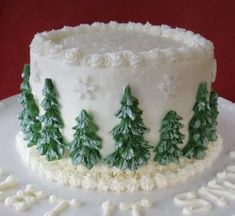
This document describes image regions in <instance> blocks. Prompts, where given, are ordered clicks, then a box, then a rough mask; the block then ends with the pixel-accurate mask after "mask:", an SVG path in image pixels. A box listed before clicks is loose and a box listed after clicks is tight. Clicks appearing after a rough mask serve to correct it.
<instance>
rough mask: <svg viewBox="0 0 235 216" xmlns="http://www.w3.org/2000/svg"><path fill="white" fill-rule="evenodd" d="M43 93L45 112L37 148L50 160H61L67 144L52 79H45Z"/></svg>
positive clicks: (42, 117) (42, 104) (41, 118)
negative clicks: (63, 135) (62, 132)
mask: <svg viewBox="0 0 235 216" xmlns="http://www.w3.org/2000/svg"><path fill="white" fill-rule="evenodd" d="M43 95H44V99H43V101H42V103H41V106H42V107H43V108H44V111H45V112H44V114H43V115H42V116H41V117H40V121H41V124H42V129H41V131H40V139H39V142H38V144H37V149H38V151H39V152H40V154H41V155H45V156H46V159H47V160H48V161H53V160H59V159H61V158H62V156H63V154H64V151H65V144H64V141H63V137H62V134H61V132H60V129H61V128H63V127H64V124H63V121H62V119H61V117H60V112H59V103H58V101H57V98H56V97H57V95H56V90H55V88H54V85H53V83H52V80H51V79H46V80H45V85H44V88H43Z"/></svg>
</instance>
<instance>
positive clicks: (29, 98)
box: [18, 64, 41, 147]
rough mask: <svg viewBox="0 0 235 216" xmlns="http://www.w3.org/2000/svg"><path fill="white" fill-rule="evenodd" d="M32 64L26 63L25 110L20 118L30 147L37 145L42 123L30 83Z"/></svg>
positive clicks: (24, 82)
mask: <svg viewBox="0 0 235 216" xmlns="http://www.w3.org/2000/svg"><path fill="white" fill-rule="evenodd" d="M29 78H30V66H29V65H28V64H26V65H24V70H23V82H22V84H21V87H20V89H21V95H20V103H21V105H22V107H23V110H22V111H21V112H20V114H19V116H18V118H19V119H20V120H21V123H20V125H21V128H22V131H23V133H24V139H25V140H26V141H27V145H28V147H31V146H33V145H36V143H37V142H38V140H39V137H40V133H39V131H40V129H41V123H40V121H39V120H38V115H39V109H38V106H37V104H36V102H35V100H34V97H33V94H32V91H31V87H30V84H29Z"/></svg>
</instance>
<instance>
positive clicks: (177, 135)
mask: <svg viewBox="0 0 235 216" xmlns="http://www.w3.org/2000/svg"><path fill="white" fill-rule="evenodd" d="M182 119H183V118H182V117H180V116H179V115H178V114H177V113H176V112H175V111H169V112H168V113H167V114H166V116H165V117H164V118H163V120H162V125H161V129H160V141H159V143H158V145H157V146H156V147H155V149H154V152H156V154H155V157H154V160H155V161H157V162H158V163H159V164H161V165H166V164H168V163H171V162H178V161H179V157H180V156H181V155H182V152H181V150H180V149H179V148H178V146H177V145H178V144H182V143H183V140H184V137H185V136H184V135H183V134H182V133H181V132H180V129H181V128H183V124H182V123H181V122H180V121H181V120H182Z"/></svg>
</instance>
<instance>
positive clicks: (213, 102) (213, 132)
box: [208, 91, 219, 142]
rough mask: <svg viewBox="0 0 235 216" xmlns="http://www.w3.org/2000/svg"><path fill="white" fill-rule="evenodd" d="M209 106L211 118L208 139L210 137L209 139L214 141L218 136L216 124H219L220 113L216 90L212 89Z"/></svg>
mask: <svg viewBox="0 0 235 216" xmlns="http://www.w3.org/2000/svg"><path fill="white" fill-rule="evenodd" d="M209 106H210V116H211V118H210V126H209V132H208V139H209V141H211V142H213V141H216V140H217V138H218V135H217V128H216V126H217V117H218V114H219V111H218V94H217V93H216V92H215V91H211V93H210V99H209Z"/></svg>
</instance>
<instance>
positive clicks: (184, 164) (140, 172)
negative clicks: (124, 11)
mask: <svg viewBox="0 0 235 216" xmlns="http://www.w3.org/2000/svg"><path fill="white" fill-rule="evenodd" d="M213 49H214V48H213V44H212V43H211V42H210V41H208V40H206V39H205V38H204V37H202V36H201V35H199V34H194V33H193V32H191V31H186V30H185V29H181V28H170V27H169V26H166V25H162V26H153V25H151V24H149V23H146V24H140V23H127V24H118V23H116V22H110V23H108V24H104V23H93V24H92V25H86V24H83V25H79V26H77V27H64V28H63V29H61V30H52V31H49V32H43V33H38V34H36V35H35V37H34V39H33V41H32V43H31V46H30V69H29V66H28V67H26V68H25V70H26V71H28V73H29V70H30V78H29V74H28V75H27V74H26V75H25V74H24V82H25V83H23V84H22V87H21V89H22V98H23V99H22V101H21V103H22V104H23V107H26V108H25V109H26V110H27V109H30V105H28V106H25V104H27V100H35V107H36V106H37V107H38V111H35V112H31V114H30V115H33V116H34V120H35V121H37V125H36V126H35V124H34V123H35V122H34V123H32V121H31V123H32V124H31V126H32V125H34V126H32V127H31V130H30V129H26V130H25V129H24V128H25V125H24V123H21V125H22V127H23V130H22V132H20V133H19V134H18V135H17V146H18V149H19V150H20V153H21V154H22V155H23V157H24V158H25V159H26V162H27V163H28V164H29V165H30V166H31V167H32V168H33V169H34V170H37V171H38V172H39V173H40V174H41V175H43V176H45V177H46V178H48V179H51V180H54V181H57V182H59V183H61V184H65V185H66V184H69V185H72V186H75V187H84V188H89V189H99V190H113V191H138V190H151V189H153V188H164V187H167V186H168V185H172V184H174V183H176V182H183V181H185V180H186V179H187V178H188V177H190V176H192V175H193V174H196V173H197V172H199V171H202V170H203V168H205V167H207V166H209V165H210V164H211V162H212V160H213V159H214V158H215V157H216V155H217V154H218V151H219V149H220V147H221V138H220V137H219V136H218V135H217V132H216V128H215V125H216V117H217V114H218V111H217V110H216V104H217V102H216V100H217V95H216V93H215V92H213V91H212V90H211V83H212V82H213V81H214V80H215V77H216V60H215V58H214V51H213ZM27 79H28V81H29V82H28V83H27ZM24 85H25V86H26V87H25V86H24ZM24 92H26V93H25V94H24ZM27 94H28V96H25V95H27ZM28 104H30V103H28ZM35 107H34V108H32V107H31V108H32V109H34V110H37V108H35ZM54 108H55V109H54ZM50 115H51V116H50ZM208 116H209V117H208ZM77 117H78V118H77ZM208 118H211V120H208ZM20 119H21V121H24V120H25V119H24V117H22V115H21V117H20ZM28 119H32V118H31V117H29V118H28ZM28 119H26V125H27V121H28ZM53 124H54V126H55V128H52V127H53ZM32 131H33V132H35V133H34V134H37V136H36V138H35V137H33V138H32V136H34V135H32ZM29 132H30V135H28V134H29ZM50 133H51V134H52V135H50ZM195 137H196V138H195ZM31 138H32V139H31ZM32 140H34V141H35V140H36V141H35V142H37V143H32ZM51 140H53V141H51ZM29 141H30V142H31V143H30V144H29ZM27 142H28V146H30V148H27ZM157 146H158V147H157ZM50 148H51V149H50ZM202 167H203V168H202ZM192 173H193V174H192Z"/></svg>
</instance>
